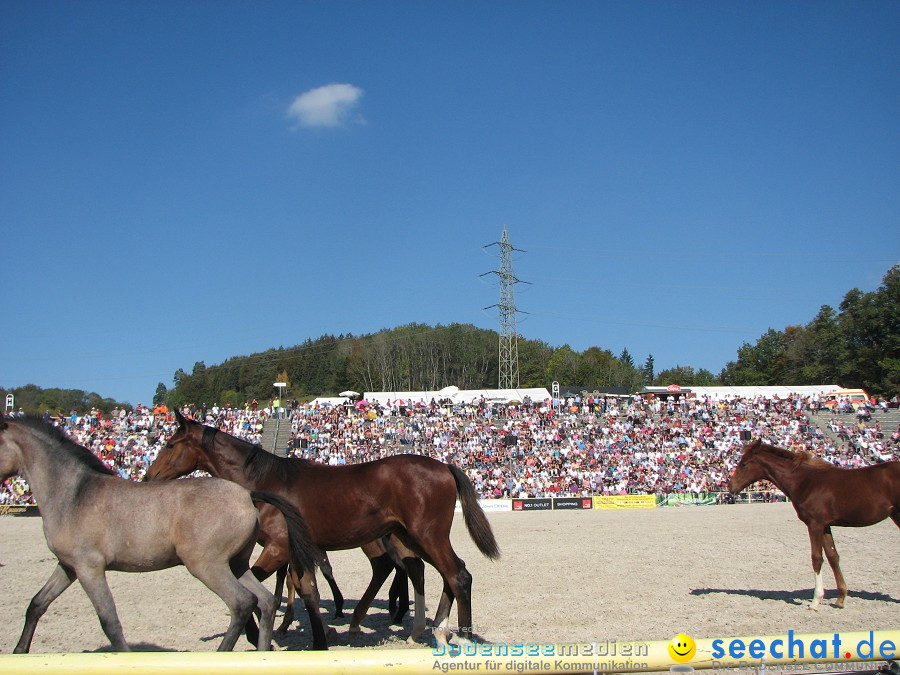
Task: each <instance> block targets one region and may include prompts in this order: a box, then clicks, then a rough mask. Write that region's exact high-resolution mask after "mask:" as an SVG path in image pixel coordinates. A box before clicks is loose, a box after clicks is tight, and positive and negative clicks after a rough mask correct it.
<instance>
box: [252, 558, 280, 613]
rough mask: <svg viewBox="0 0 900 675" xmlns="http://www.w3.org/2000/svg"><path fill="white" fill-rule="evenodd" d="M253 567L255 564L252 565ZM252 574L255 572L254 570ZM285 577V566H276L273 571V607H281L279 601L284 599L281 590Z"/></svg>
mask: <svg viewBox="0 0 900 675" xmlns="http://www.w3.org/2000/svg"><path fill="white" fill-rule="evenodd" d="M254 567H255V566H254ZM254 574H256V572H255V571H254ZM286 578H287V566H284V567H280V568H278V571H277V572H275V594H274V595H275V603H276V605H275V609H278V607H281V602H282V601H283V600H284V596H283V595H282V592H283V591H284V580H285V579H286Z"/></svg>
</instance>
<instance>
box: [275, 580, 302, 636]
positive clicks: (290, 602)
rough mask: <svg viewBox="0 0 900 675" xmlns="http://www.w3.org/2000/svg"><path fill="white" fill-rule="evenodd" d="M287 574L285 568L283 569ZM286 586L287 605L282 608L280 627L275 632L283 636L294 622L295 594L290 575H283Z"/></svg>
mask: <svg viewBox="0 0 900 675" xmlns="http://www.w3.org/2000/svg"><path fill="white" fill-rule="evenodd" d="M283 569H284V570H285V572H287V568H283ZM285 578H286V581H285V583H286V584H287V593H288V595H287V604H286V605H285V606H284V617H283V618H282V619H281V625H280V626H279V627H278V630H277V631H276V632H277V633H278V634H279V635H284V634H285V633H286V632H287V629H288V628H290V625H291V624H292V623H293V622H294V600H296V597H297V592H296V590H295V589H294V582H293V580H292V578H291V575H290V574H285Z"/></svg>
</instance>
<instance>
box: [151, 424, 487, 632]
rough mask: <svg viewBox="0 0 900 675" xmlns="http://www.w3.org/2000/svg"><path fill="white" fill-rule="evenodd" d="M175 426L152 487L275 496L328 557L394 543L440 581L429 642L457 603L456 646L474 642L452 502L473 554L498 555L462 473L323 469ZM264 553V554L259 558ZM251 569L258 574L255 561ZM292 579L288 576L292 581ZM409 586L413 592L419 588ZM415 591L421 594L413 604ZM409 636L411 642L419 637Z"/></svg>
mask: <svg viewBox="0 0 900 675" xmlns="http://www.w3.org/2000/svg"><path fill="white" fill-rule="evenodd" d="M176 419H177V420H178V424H179V428H178V430H177V431H176V432H175V434H173V436H172V437H171V438H170V439H169V441H168V443H166V446H165V447H164V448H163V449H162V450H161V451H160V453H159V456H158V457H157V458H156V460H155V461H154V462H153V464H152V465H151V466H150V468H149V469H148V471H147V479H148V480H157V479H161V478H168V477H174V476H177V475H182V474H183V473H184V472H188V473H189V472H190V471H193V470H195V469H198V468H199V469H204V470H206V471H209V473H211V474H213V475H217V476H222V477H227V478H229V479H230V480H234V481H236V482H238V483H240V484H242V485H244V486H245V487H251V486H252V488H253V489H258V490H265V491H267V492H274V493H275V494H278V495H281V496H282V497H284V498H285V499H288V500H290V501H291V502H292V503H293V504H294V505H295V506H296V507H297V509H298V510H299V511H300V513H302V514H303V517H304V519H305V520H306V523H307V525H308V526H309V530H310V537H311V539H312V541H313V542H314V543H315V544H316V545H318V546H319V547H320V548H322V549H324V550H329V551H330V550H341V549H348V548H356V547H359V546H363V545H365V544H369V543H370V542H373V541H376V540H378V539H380V538H381V537H384V536H385V535H393V536H394V537H396V538H397V539H398V540H399V542H400V543H402V545H403V546H405V547H407V548H408V549H409V550H410V551H411V552H412V553H414V554H415V555H417V556H419V557H421V558H422V559H423V560H425V561H426V562H428V563H429V564H431V565H432V566H433V567H434V568H435V569H436V570H437V571H438V573H439V574H440V575H441V578H442V579H443V582H444V584H443V585H444V587H443V591H442V594H441V599H440V602H439V603H438V608H437V611H436V612H435V617H434V634H435V638H436V639H437V640H438V641H439V642H441V643H444V644H446V642H447V637H448V632H449V631H448V628H447V623H448V619H449V615H450V608H451V607H452V604H453V602H454V601H456V603H457V612H458V619H459V621H458V624H459V632H460V634H461V636H462V637H470V636H471V631H472V610H471V593H472V589H471V585H472V575H471V574H470V573H469V572H468V570H467V569H466V566H465V563H464V562H463V561H462V560H461V559H460V558H459V557H458V556H457V555H456V553H455V552H454V550H453V547H452V545H451V543H450V528H451V526H452V524H453V512H454V509H455V505H456V500H457V497H458V498H459V500H460V502H461V504H462V511H463V517H464V521H465V523H466V528H467V530H468V531H469V535H470V536H471V537H472V539H473V541H474V542H475V545H476V546H477V547H478V549H479V550H480V551H481V552H482V553H483V554H484V555H485V556H487V557H488V558H490V559H496V558H497V557H499V555H500V551H499V548H498V546H497V542H496V540H495V539H494V534H493V532H492V530H491V526H490V523H489V522H488V520H487V517H486V516H485V514H484V511H482V509H481V506H480V505H479V503H478V497H477V495H476V493H475V490H474V488H473V487H472V484H471V482H470V481H469V479H468V477H467V476H466V475H465V473H464V472H463V471H462V470H461V469H459V468H457V467H455V466H453V465H451V464H444V463H442V462H439V461H437V460H436V459H432V458H429V457H423V456H420V455H396V456H392V457H386V458H384V459H379V460H376V461H373V462H367V463H362V464H348V465H345V466H328V465H324V464H319V463H316V462H311V461H308V460H304V459H296V458H284V457H277V456H275V455H272V454H270V453H268V452H265V451H264V450H262V449H261V448H260V447H259V446H256V445H253V444H252V443H249V442H247V441H244V440H242V439H239V438H235V437H234V436H231V435H229V434H227V433H224V432H220V431H218V430H217V429H214V428H212V427H207V426H204V425H202V424H199V423H198V422H193V421H190V420H187V419H185V418H184V417H183V416H182V415H181V414H180V413H177V412H176ZM267 550H268V546H267V547H266V549H264V550H263V553H262V554H261V556H260V559H262V558H263V556H266V555H267ZM274 557H275V556H270V560H269V562H268V563H267V564H269V565H271V559H272V558H274ZM284 562H287V561H286V560H284V559H283V556H282V557H280V558H279V562H278V564H277V565H275V566H272V567H271V570H270V572H269V573H270V574H271V573H272V572H274V571H275V570H277V569H278V568H279V567H281V566H282V565H283V564H284ZM256 564H257V565H260V561H259V560H257V563H256ZM294 572H295V570H293V568H292V570H291V573H292V574H293V573H294ZM308 576H310V577H311V576H312V575H308ZM423 577H424V575H423ZM411 578H412V577H411ZM412 580H413V581H414V585H415V579H412ZM293 581H294V584H295V586H296V587H297V589H298V591H299V593H300V595H301V597H302V598H303V602H304V604H305V605H306V609H307V613H308V614H309V617H310V622H311V624H312V629H313V648H315V649H327V648H328V645H327V641H326V640H325V631H324V628H323V626H322V618H321V615H320V613H319V609H318V592H317V591H316V589H315V587H314V585H312V584H311V583H310V581H309V579H307V575H304V576H303V577H302V578H300V579H297V578H294V579H293ZM423 583H424V579H423ZM419 591H420V589H419V588H418V587H417V588H416V596H417V597H416V601H417V604H418V603H419ZM417 614H418V612H417ZM354 615H356V612H354ZM413 630H414V634H415V632H416V628H415V627H414V629H413Z"/></svg>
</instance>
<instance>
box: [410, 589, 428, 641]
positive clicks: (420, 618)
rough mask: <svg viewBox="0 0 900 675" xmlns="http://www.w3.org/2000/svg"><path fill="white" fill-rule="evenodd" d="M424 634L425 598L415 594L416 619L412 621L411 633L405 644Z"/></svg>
mask: <svg viewBox="0 0 900 675" xmlns="http://www.w3.org/2000/svg"><path fill="white" fill-rule="evenodd" d="M424 632H425V596H424V595H422V594H421V593H416V618H415V619H414V620H413V627H412V632H411V633H410V634H409V637H408V638H407V639H406V641H407V642H415V641H416V640H418V639H419V636H420V635H421V634H422V633H424Z"/></svg>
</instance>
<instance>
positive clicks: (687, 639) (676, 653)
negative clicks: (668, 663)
mask: <svg viewBox="0 0 900 675" xmlns="http://www.w3.org/2000/svg"><path fill="white" fill-rule="evenodd" d="M696 653H697V645H696V644H694V639H693V638H692V637H691V636H690V635H685V634H684V633H679V634H678V635H676V636H675V637H673V638H672V640H671V642H669V656H671V657H672V659H673V660H675V661H678V663H687V662H688V661H690V660H691V659H692V658H694V654H696Z"/></svg>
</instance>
